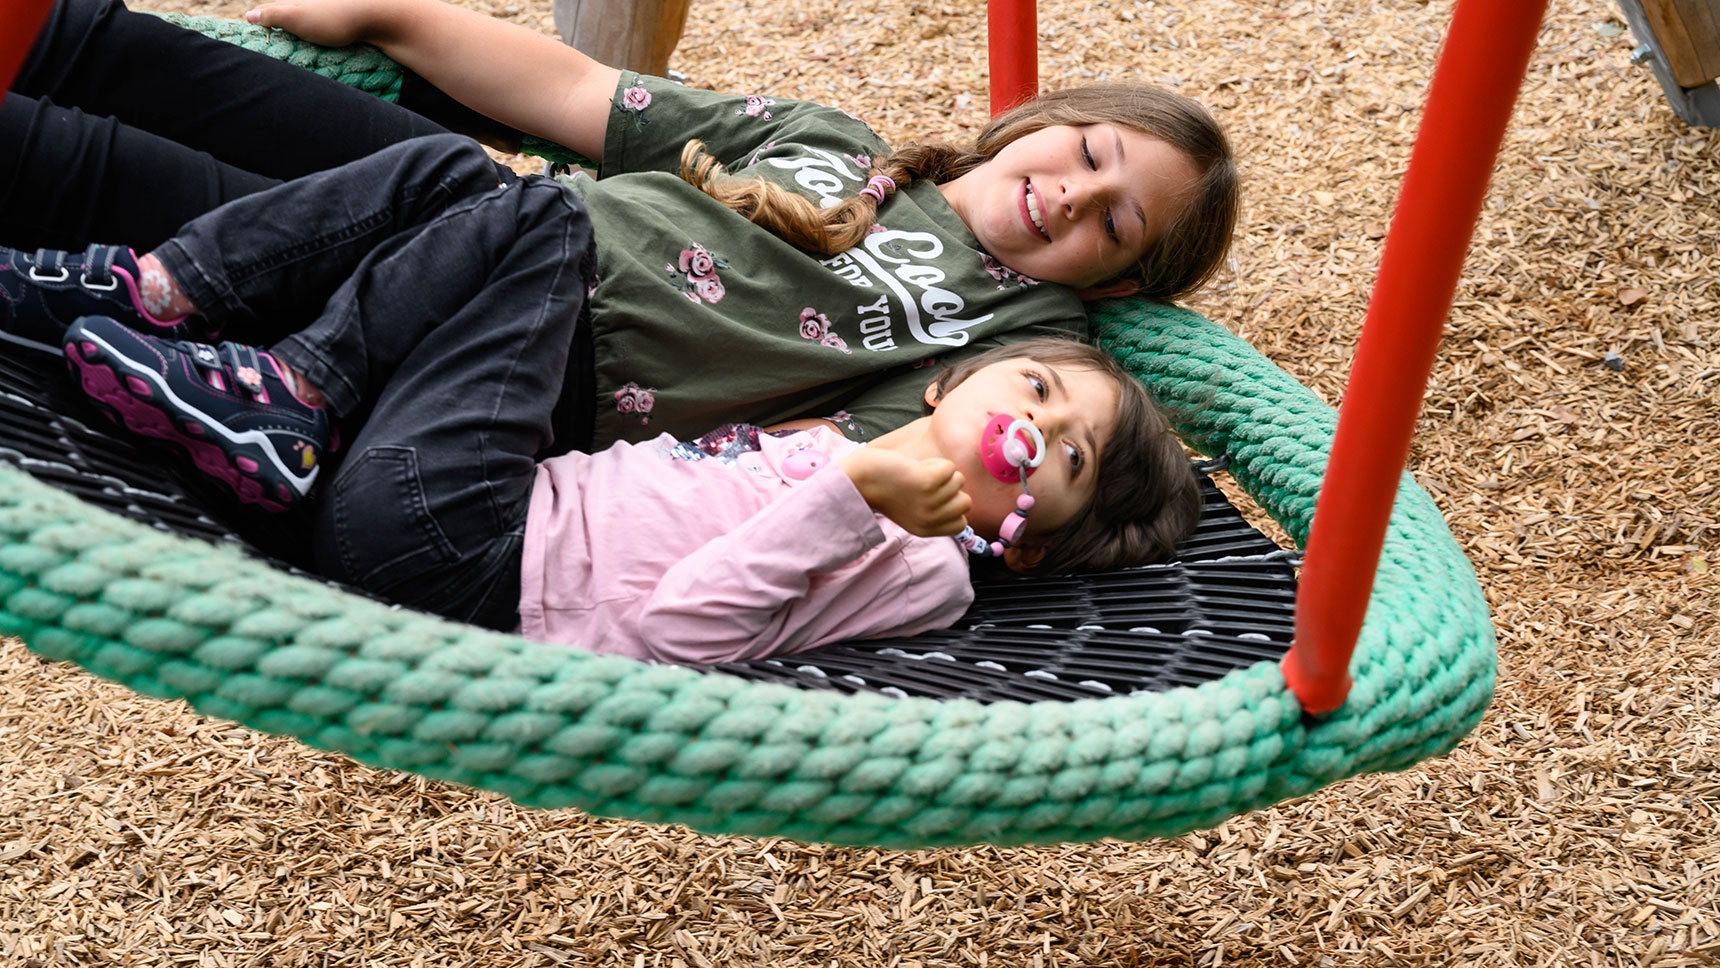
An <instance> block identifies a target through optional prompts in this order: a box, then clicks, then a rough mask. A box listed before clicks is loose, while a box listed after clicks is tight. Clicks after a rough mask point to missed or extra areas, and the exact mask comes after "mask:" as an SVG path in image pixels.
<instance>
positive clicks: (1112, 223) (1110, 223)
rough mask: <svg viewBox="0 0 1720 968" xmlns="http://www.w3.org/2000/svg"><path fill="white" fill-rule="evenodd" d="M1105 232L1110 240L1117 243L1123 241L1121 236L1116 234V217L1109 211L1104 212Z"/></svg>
mask: <svg viewBox="0 0 1720 968" xmlns="http://www.w3.org/2000/svg"><path fill="white" fill-rule="evenodd" d="M1105 234H1106V235H1109V236H1110V237H1111V241H1112V242H1115V243H1117V244H1118V245H1121V244H1122V243H1123V240H1122V238H1121V237H1119V236H1118V235H1117V219H1116V217H1115V216H1113V215H1112V214H1111V213H1110V212H1106V213H1105Z"/></svg>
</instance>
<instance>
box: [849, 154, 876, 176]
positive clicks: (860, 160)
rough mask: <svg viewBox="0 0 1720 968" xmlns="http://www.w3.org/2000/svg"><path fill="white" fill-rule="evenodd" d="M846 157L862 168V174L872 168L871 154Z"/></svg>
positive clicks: (855, 165)
mask: <svg viewBox="0 0 1720 968" xmlns="http://www.w3.org/2000/svg"><path fill="white" fill-rule="evenodd" d="M845 157H847V159H848V160H849V161H851V162H853V163H854V167H856V168H858V169H860V174H862V175H864V174H866V173H867V172H868V171H871V170H872V156H871V155H847V156H845Z"/></svg>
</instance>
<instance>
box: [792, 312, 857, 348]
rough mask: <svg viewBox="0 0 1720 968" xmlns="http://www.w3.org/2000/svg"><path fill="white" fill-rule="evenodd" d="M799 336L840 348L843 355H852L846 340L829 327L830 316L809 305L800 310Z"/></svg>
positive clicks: (822, 344)
mask: <svg viewBox="0 0 1720 968" xmlns="http://www.w3.org/2000/svg"><path fill="white" fill-rule="evenodd" d="M800 336H801V338H802V339H809V340H812V341H813V342H815V343H817V344H818V345H820V346H828V347H830V348H831V349H834V350H841V351H842V353H843V355H845V356H852V355H854V351H853V350H851V349H849V348H848V343H847V341H846V340H844V339H843V338H842V336H841V335H840V334H838V333H837V332H836V331H835V330H833V329H831V328H830V317H828V316H826V315H824V314H823V313H821V312H819V311H818V310H816V309H813V308H812V307H811V306H808V307H806V308H805V309H802V310H801V311H800Z"/></svg>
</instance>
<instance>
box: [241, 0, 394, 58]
mask: <svg viewBox="0 0 1720 968" xmlns="http://www.w3.org/2000/svg"><path fill="white" fill-rule="evenodd" d="M368 6H369V5H368V4H364V3H355V2H352V0H269V2H267V3H263V4H260V5H258V6H256V7H253V8H252V9H250V10H247V11H246V12H245V21H246V22H247V23H253V24H260V25H262V26H264V27H278V28H280V29H282V30H285V31H287V32H288V33H290V34H293V35H294V36H297V37H300V38H303V39H304V40H308V41H310V42H311V43H313V44H321V45H323V46H324V47H345V46H347V45H348V44H354V43H357V42H358V41H360V40H363V39H364V34H365V29H366V28H367V27H368V26H369V25H370V22H371V12H370V11H369V9H368Z"/></svg>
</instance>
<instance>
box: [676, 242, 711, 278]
mask: <svg viewBox="0 0 1720 968" xmlns="http://www.w3.org/2000/svg"><path fill="white" fill-rule="evenodd" d="M716 270H717V260H716V259H714V258H712V256H711V253H710V252H709V251H708V250H706V249H705V247H704V246H702V245H697V244H695V245H694V246H693V247H692V248H690V249H682V250H681V271H682V272H685V273H686V274H687V275H689V276H692V277H693V278H694V279H703V278H705V277H707V276H709V275H711V274H712V273H714V272H716Z"/></svg>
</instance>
